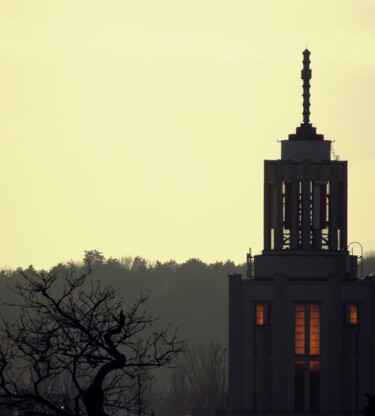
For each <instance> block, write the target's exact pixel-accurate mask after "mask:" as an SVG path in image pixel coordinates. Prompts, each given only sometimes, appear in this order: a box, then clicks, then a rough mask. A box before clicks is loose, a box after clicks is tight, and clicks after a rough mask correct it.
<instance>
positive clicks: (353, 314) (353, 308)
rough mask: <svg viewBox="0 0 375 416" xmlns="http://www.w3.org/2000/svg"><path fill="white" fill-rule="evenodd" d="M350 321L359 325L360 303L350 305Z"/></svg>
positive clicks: (351, 323)
mask: <svg viewBox="0 0 375 416" xmlns="http://www.w3.org/2000/svg"><path fill="white" fill-rule="evenodd" d="M349 323H350V325H358V305H350V306H349Z"/></svg>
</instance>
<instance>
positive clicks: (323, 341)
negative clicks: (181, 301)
mask: <svg viewBox="0 0 375 416" xmlns="http://www.w3.org/2000/svg"><path fill="white" fill-rule="evenodd" d="M303 57H304V59H303V70H302V79H303V97H304V99H303V123H302V124H301V125H300V127H298V128H297V130H296V134H291V135H289V139H288V140H283V141H282V142H281V159H279V160H266V161H265V163H264V250H263V252H262V254H261V255H258V256H255V258H254V272H253V273H248V274H249V276H248V278H247V279H244V278H242V277H241V276H240V275H233V276H230V281H229V409H228V410H229V411H228V413H229V415H232V416H234V415H237V416H239V415H242V416H244V415H252V414H266V413H267V414H272V413H273V414H286V413H299V414H303V413H310V414H311V413H330V414H337V415H338V414H340V415H342V414H345V413H352V414H353V413H359V412H360V410H361V409H362V408H363V406H364V404H365V402H366V399H365V397H364V393H366V392H372V393H375V281H373V280H371V279H363V278H358V277H357V257H356V256H353V255H350V254H349V251H348V241H347V162H346V161H340V160H338V159H337V158H336V159H333V160H331V141H329V140H324V137H323V135H321V134H317V132H316V129H315V128H314V127H313V126H312V125H311V123H310V111H309V108H310V92H309V91H310V78H311V70H310V59H309V58H310V52H309V51H308V50H305V51H304V52H303ZM250 271H251V268H250ZM361 277H362V276H361Z"/></svg>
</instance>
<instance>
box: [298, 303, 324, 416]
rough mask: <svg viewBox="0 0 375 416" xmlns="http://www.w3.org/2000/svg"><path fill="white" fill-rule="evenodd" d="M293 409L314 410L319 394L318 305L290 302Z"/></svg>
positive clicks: (315, 409) (316, 410) (317, 406)
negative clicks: (293, 356) (292, 336)
mask: <svg viewBox="0 0 375 416" xmlns="http://www.w3.org/2000/svg"><path fill="white" fill-rule="evenodd" d="M294 354H295V362H294V410H295V411H296V412H305V411H310V412H318V411H319V395H320V384H319V380H320V361H319V356H320V305H319V304H317V303H297V304H295V305H294Z"/></svg>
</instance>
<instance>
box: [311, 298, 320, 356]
mask: <svg viewBox="0 0 375 416" xmlns="http://www.w3.org/2000/svg"><path fill="white" fill-rule="evenodd" d="M310 355H320V308H319V305H310Z"/></svg>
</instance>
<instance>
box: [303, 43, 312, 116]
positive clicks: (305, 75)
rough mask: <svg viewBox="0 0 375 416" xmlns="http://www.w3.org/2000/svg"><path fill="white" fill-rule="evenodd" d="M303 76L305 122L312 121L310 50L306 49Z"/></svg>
mask: <svg viewBox="0 0 375 416" xmlns="http://www.w3.org/2000/svg"><path fill="white" fill-rule="evenodd" d="M301 78H302V79H303V113H302V114H303V123H304V124H309V123H310V79H311V69H310V51H309V50H308V49H305V50H304V51H303V69H302V71H301Z"/></svg>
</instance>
